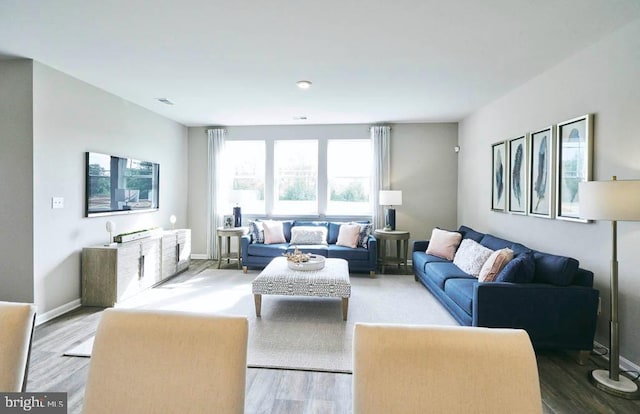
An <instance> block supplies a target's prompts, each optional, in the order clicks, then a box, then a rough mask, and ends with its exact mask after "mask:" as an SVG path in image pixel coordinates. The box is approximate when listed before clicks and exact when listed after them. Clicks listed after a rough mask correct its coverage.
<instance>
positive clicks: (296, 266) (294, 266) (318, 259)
mask: <svg viewBox="0 0 640 414" xmlns="http://www.w3.org/2000/svg"><path fill="white" fill-rule="evenodd" d="M307 256H308V260H307V261H306V262H294V261H291V260H287V266H289V269H291V270H320V269H322V268H324V259H325V258H324V256H320V255H318V254H309V255H307Z"/></svg>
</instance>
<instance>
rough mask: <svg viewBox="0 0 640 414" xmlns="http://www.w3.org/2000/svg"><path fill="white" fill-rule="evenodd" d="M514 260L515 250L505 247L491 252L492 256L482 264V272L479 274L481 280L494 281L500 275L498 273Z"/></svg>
mask: <svg viewBox="0 0 640 414" xmlns="http://www.w3.org/2000/svg"><path fill="white" fill-rule="evenodd" d="M511 260H513V250H511V249H509V248H504V249H500V250H496V251H495V252H493V253H491V256H489V258H488V259H487V261H486V262H484V264H483V265H482V269H480V274H479V275H478V281H479V282H493V281H494V280H496V277H498V274H499V273H500V271H502V269H503V268H504V267H505V266H506V265H507V263H509V262H510V261H511Z"/></svg>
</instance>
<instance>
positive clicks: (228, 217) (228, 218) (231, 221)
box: [222, 215, 234, 229]
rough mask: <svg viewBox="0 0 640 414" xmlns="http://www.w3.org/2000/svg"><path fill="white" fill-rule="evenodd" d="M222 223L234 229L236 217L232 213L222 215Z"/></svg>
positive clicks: (225, 226) (226, 227)
mask: <svg viewBox="0 0 640 414" xmlns="http://www.w3.org/2000/svg"><path fill="white" fill-rule="evenodd" d="M222 223H223V227H224V228H225V229H232V228H233V227H234V218H233V216H232V215H224V216H222Z"/></svg>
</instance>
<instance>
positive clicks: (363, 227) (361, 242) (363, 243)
mask: <svg viewBox="0 0 640 414" xmlns="http://www.w3.org/2000/svg"><path fill="white" fill-rule="evenodd" d="M349 224H357V225H358V226H360V235H359V237H358V246H356V247H364V248H365V249H368V248H369V236H370V235H371V223H349Z"/></svg>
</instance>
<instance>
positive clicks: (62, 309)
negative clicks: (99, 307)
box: [36, 299, 82, 326]
mask: <svg viewBox="0 0 640 414" xmlns="http://www.w3.org/2000/svg"><path fill="white" fill-rule="evenodd" d="M81 305H82V304H81V303H80V299H75V300H72V301H71V302H69V303H66V304H64V305H62V306H58V307H57V308H55V309H51V310H50V311H49V312H45V313H38V314H36V326H38V325H40V324H42V323H45V322H47V321H50V320H51V319H53V318H57V317H58V316H60V315H64V314H65V313H67V312H70V311H72V310H74V309H76V308H79V307H80V306H81Z"/></svg>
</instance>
